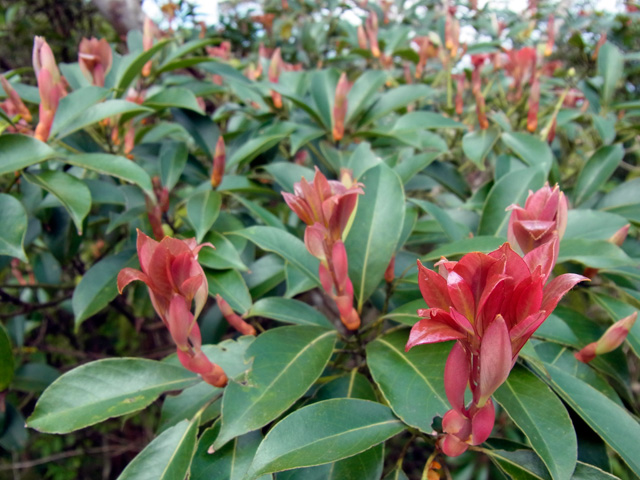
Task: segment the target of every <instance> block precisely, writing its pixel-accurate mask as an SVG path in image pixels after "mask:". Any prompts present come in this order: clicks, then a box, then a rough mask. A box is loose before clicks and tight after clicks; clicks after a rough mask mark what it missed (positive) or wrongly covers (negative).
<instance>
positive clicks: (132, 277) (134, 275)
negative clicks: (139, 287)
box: [118, 267, 151, 293]
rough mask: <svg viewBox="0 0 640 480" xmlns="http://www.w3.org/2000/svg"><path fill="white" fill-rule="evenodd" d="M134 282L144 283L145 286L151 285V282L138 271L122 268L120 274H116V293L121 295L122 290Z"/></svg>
mask: <svg viewBox="0 0 640 480" xmlns="http://www.w3.org/2000/svg"><path fill="white" fill-rule="evenodd" d="M136 280H140V281H141V282H144V283H146V284H147V285H149V284H150V283H151V281H150V280H149V277H147V276H146V275H145V274H144V273H142V272H141V271H140V270H136V269H134V268H129V267H127V268H123V269H122V270H120V273H118V291H119V292H120V293H122V290H123V289H124V287H126V286H127V285H129V284H130V283H131V282H134V281H136Z"/></svg>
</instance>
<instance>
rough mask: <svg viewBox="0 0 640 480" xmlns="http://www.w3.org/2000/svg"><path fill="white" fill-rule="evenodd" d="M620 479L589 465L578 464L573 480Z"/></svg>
mask: <svg viewBox="0 0 640 480" xmlns="http://www.w3.org/2000/svg"><path fill="white" fill-rule="evenodd" d="M617 478H618V477H616V476H615V475H612V474H610V473H607V472H605V471H604V470H601V469H600V468H598V467H595V466H593V465H589V464H587V463H583V462H578V463H577V464H576V470H575V471H574V472H573V476H572V477H571V480H616V479H617Z"/></svg>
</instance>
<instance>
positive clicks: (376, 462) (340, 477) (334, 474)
mask: <svg viewBox="0 0 640 480" xmlns="http://www.w3.org/2000/svg"><path fill="white" fill-rule="evenodd" d="M383 466H384V445H382V444H380V445H376V446H375V447H373V448H370V449H369V450H366V451H364V452H362V453H359V454H357V455H354V456H353V457H348V458H345V459H344V460H340V461H338V462H334V463H325V464H324V465H318V466H316V467H307V468H296V469H294V470H287V471H285V472H281V473H279V474H278V480H380V478H381V477H382V470H383Z"/></svg>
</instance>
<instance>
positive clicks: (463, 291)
mask: <svg viewBox="0 0 640 480" xmlns="http://www.w3.org/2000/svg"><path fill="white" fill-rule="evenodd" d="M447 289H448V291H449V297H450V298H451V304H452V306H453V307H454V308H455V309H456V310H457V311H458V312H460V313H462V315H464V316H465V317H466V318H467V319H468V320H470V321H472V320H473V319H474V318H475V311H476V302H475V299H474V298H473V292H472V291H471V289H470V288H469V285H468V284H467V282H466V281H465V279H464V278H462V277H461V276H460V274H458V273H457V272H456V271H455V269H454V271H453V272H450V273H449V276H448V277H447Z"/></svg>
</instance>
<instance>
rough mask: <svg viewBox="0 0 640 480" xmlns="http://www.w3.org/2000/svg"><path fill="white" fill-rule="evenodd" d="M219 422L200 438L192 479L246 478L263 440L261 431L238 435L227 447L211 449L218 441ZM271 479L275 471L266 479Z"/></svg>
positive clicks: (236, 479) (192, 468) (193, 463)
mask: <svg viewBox="0 0 640 480" xmlns="http://www.w3.org/2000/svg"><path fill="white" fill-rule="evenodd" d="M219 426H220V425H219V424H216V425H214V426H213V427H212V428H208V429H207V430H205V432H204V433H203V434H202V436H201V437H200V440H199V441H198V449H197V450H196V454H195V456H194V457H193V462H192V464H191V477H190V478H191V480H212V479H221V480H222V479H225V480H244V479H245V478H246V473H247V470H248V469H249V465H251V461H252V460H253V456H254V455H255V453H256V450H257V449H258V445H260V442H261V441H262V434H261V433H260V432H250V433H247V434H245V435H242V436H240V437H237V438H235V439H234V440H233V441H232V442H229V443H227V444H226V445H225V446H224V447H222V448H221V449H219V450H216V451H215V452H213V453H209V447H210V446H211V444H212V443H213V442H214V441H215V439H216V437H217V435H218V431H219ZM267 478H268V479H271V478H272V477H271V475H269V476H266V477H264V479H267Z"/></svg>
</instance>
